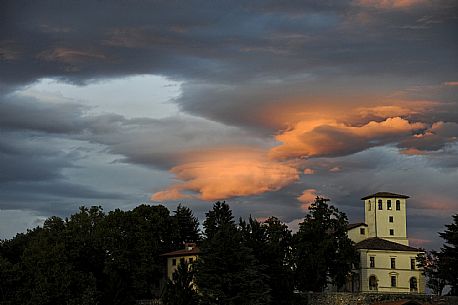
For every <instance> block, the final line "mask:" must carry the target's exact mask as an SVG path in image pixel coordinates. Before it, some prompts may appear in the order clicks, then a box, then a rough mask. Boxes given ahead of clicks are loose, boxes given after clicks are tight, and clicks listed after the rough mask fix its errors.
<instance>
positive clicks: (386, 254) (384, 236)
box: [345, 192, 425, 293]
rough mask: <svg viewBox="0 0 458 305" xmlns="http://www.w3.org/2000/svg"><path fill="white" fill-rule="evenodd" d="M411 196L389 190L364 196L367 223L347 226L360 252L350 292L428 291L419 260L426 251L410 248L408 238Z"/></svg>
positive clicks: (349, 282)
mask: <svg viewBox="0 0 458 305" xmlns="http://www.w3.org/2000/svg"><path fill="white" fill-rule="evenodd" d="M408 198H409V196H405V195H400V194H394V193H388V192H379V193H375V194H372V195H369V196H366V197H363V198H361V200H363V201H364V214H365V222H364V223H355V224H350V225H349V226H348V228H347V229H348V231H347V234H348V237H349V238H350V239H351V240H352V241H353V242H355V247H356V249H357V252H358V255H359V264H357V265H356V266H355V268H354V270H353V274H352V277H351V279H349V281H348V282H347V285H346V287H345V288H346V290H347V291H352V292H377V291H380V292H396V293H425V278H424V275H423V274H422V272H421V270H419V269H418V267H417V260H416V257H417V255H418V254H420V253H422V251H421V250H419V249H417V248H413V247H410V246H409V240H408V239H407V225H406V218H407V217H406V208H407V204H406V203H407V199H408Z"/></svg>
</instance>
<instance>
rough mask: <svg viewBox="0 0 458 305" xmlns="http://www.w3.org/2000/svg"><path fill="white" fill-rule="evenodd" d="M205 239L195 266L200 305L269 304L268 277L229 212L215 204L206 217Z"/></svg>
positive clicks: (222, 205)
mask: <svg viewBox="0 0 458 305" xmlns="http://www.w3.org/2000/svg"><path fill="white" fill-rule="evenodd" d="M206 216H207V218H206V220H205V222H204V228H205V235H206V239H204V241H203V242H202V244H201V254H200V257H199V260H198V261H197V263H196V268H197V270H196V284H197V287H198V290H199V294H200V297H201V302H202V304H225V305H245V304H246V305H248V304H250V305H257V304H268V303H269V301H270V289H269V287H268V285H267V280H268V278H267V277H266V275H265V274H264V273H263V272H262V266H261V265H260V264H259V262H258V261H257V260H256V258H255V256H254V255H253V253H252V250H251V249H250V248H248V247H247V246H246V245H245V244H244V242H243V239H242V234H241V233H240V231H239V230H238V228H237V226H236V225H235V223H234V220H233V216H232V212H231V210H230V208H229V206H228V205H227V204H226V203H224V202H222V203H221V202H217V203H215V205H214V206H213V209H212V210H211V211H210V212H208V213H207V214H206Z"/></svg>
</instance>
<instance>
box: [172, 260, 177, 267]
mask: <svg viewBox="0 0 458 305" xmlns="http://www.w3.org/2000/svg"><path fill="white" fill-rule="evenodd" d="M176 265H177V259H176V258H174V259H172V266H176Z"/></svg>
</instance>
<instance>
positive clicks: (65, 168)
mask: <svg viewBox="0 0 458 305" xmlns="http://www.w3.org/2000/svg"><path fill="white" fill-rule="evenodd" d="M457 34H458V4H457V2H456V1H454V0H450V1H448V0H445V1H442V0H434V1H433V0H349V1H347V0H342V1H326V0H317V1H269V0H263V1H237V0H234V1H159V0H154V1H153V0H130V1H127V0H118V1H107V0H100V1H92V0H80V1H74V0H67V1H62V0H43V1H25V0H3V1H1V2H0V238H12V237H13V236H14V235H15V234H16V233H17V232H24V231H25V230H26V229H27V228H32V227H34V226H37V225H40V224H42V223H43V221H44V220H45V219H46V218H47V217H50V216H52V215H57V216H60V217H66V216H69V215H71V214H73V213H75V212H77V210H78V207H79V206H82V205H86V206H91V205H101V206H102V207H103V208H104V210H105V211H110V210H113V209H116V208H120V209H132V208H134V207H135V206H137V205H138V204H141V203H146V204H164V205H165V206H167V207H168V208H169V209H170V210H171V211H173V210H174V209H175V208H176V206H177V205H178V203H182V204H183V205H186V206H188V207H190V208H191V209H192V210H193V211H194V212H195V214H196V216H198V217H199V218H200V219H201V220H202V219H203V218H204V215H205V212H206V211H208V210H209V209H210V208H211V205H212V203H213V202H215V201H217V200H226V202H228V203H229V204H230V205H231V207H232V209H233V211H234V215H235V216H236V217H247V216H249V215H252V216H253V217H256V218H258V219H260V220H262V219H265V218H267V217H269V216H272V215H275V216H277V217H279V218H280V219H281V220H282V221H284V222H286V223H288V224H289V225H290V227H291V228H292V229H293V230H294V229H297V226H298V223H299V222H300V221H301V219H302V218H303V217H304V215H305V213H306V211H307V207H308V206H309V205H310V202H311V201H313V199H314V198H315V197H316V196H324V197H327V198H330V199H331V203H332V204H333V205H335V206H336V207H337V208H338V209H339V210H341V211H343V212H345V213H346V214H347V216H348V217H349V221H350V222H360V221H364V215H363V203H362V201H361V200H360V198H361V197H363V196H366V195H368V194H372V193H375V192H378V191H388V192H394V193H400V194H406V195H409V196H410V197H411V198H410V199H409V200H408V203H407V204H408V213H407V214H408V219H407V221H408V223H407V224H408V234H409V237H410V240H411V245H413V246H418V247H424V248H427V249H432V248H435V249H437V248H438V247H440V246H441V244H442V240H441V239H440V238H439V237H438V234H437V233H438V232H441V231H443V230H444V225H445V224H447V223H451V221H452V218H451V215H453V214H456V213H458V200H457V198H458V100H457V97H458V95H457V93H458V69H457V68H458V62H457V54H458V39H457V37H458V35H457Z"/></svg>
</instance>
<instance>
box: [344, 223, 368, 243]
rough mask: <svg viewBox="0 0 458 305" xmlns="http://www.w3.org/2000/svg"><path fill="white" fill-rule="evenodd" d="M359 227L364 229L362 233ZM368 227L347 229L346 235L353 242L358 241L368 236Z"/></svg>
mask: <svg viewBox="0 0 458 305" xmlns="http://www.w3.org/2000/svg"><path fill="white" fill-rule="evenodd" d="M361 229H364V234H361ZM367 230H368V227H366V226H359V227H356V228H353V229H350V230H348V231H347V236H348V238H350V239H351V240H352V241H353V242H354V243H359V242H360V241H362V240H364V239H366V238H367V237H368V232H367Z"/></svg>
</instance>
